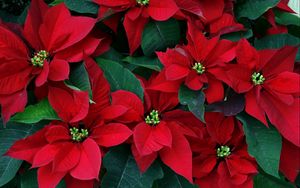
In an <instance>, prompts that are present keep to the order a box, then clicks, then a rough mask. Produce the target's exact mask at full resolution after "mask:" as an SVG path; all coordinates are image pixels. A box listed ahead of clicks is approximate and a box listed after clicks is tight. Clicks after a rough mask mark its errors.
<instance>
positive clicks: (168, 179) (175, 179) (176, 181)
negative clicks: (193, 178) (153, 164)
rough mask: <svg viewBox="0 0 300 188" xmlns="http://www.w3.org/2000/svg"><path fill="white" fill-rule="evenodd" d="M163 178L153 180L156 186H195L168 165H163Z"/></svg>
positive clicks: (176, 187) (195, 187) (178, 187)
mask: <svg viewBox="0 0 300 188" xmlns="http://www.w3.org/2000/svg"><path fill="white" fill-rule="evenodd" d="M163 170H164V178H163V179H160V180H157V181H156V182H155V184H156V187H157V188H197V187H198V186H197V185H193V184H191V183H190V182H189V181H188V180H186V179H185V178H184V177H182V176H180V175H178V174H176V173H175V172H173V171H172V170H171V169H170V168H169V167H167V166H163Z"/></svg>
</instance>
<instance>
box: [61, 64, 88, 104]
mask: <svg viewBox="0 0 300 188" xmlns="http://www.w3.org/2000/svg"><path fill="white" fill-rule="evenodd" d="M66 82H67V83H68V84H69V85H72V86H75V87H77V88H78V89H80V90H81V91H87V92H89V96H90V98H93V96H92V89H91V84H90V80H89V75H88V73H87V71H86V69H85V67H84V64H83V63H75V64H73V65H72V66H71V70H70V75H69V80H67V81H66Z"/></svg>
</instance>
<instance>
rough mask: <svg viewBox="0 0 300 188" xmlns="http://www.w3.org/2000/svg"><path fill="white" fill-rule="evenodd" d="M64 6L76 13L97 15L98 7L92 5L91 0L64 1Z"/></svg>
mask: <svg viewBox="0 0 300 188" xmlns="http://www.w3.org/2000/svg"><path fill="white" fill-rule="evenodd" d="M64 2H65V4H66V6H67V7H68V8H69V9H70V10H72V11H75V12H78V13H90V14H97V13H98V8H99V7H98V5H97V4H95V3H93V2H92V0H64Z"/></svg>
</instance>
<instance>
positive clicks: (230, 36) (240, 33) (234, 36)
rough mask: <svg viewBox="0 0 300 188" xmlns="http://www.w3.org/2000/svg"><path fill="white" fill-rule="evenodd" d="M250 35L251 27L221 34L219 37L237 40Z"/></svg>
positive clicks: (247, 37)
mask: <svg viewBox="0 0 300 188" xmlns="http://www.w3.org/2000/svg"><path fill="white" fill-rule="evenodd" d="M252 36H253V32H252V30H251V29H249V30H247V31H238V32H234V33H228V34H225V35H222V36H221V38H222V39H227V40H231V41H233V42H237V41H239V40H240V39H242V38H246V39H249V38H251V37H252Z"/></svg>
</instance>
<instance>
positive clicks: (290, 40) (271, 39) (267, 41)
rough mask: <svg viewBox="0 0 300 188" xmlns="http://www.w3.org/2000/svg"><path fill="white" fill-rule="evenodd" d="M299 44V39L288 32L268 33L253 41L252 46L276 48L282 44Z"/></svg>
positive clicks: (259, 48)
mask: <svg viewBox="0 0 300 188" xmlns="http://www.w3.org/2000/svg"><path fill="white" fill-rule="evenodd" d="M299 44H300V39H299V38H297V37H294V36H292V35H290V34H276V35H269V36H266V37H264V38H261V39H259V40H255V41H254V46H255V48H257V49H258V50H261V49H270V48H271V49H276V48H282V47H283V46H286V45H289V46H297V45H299Z"/></svg>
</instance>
